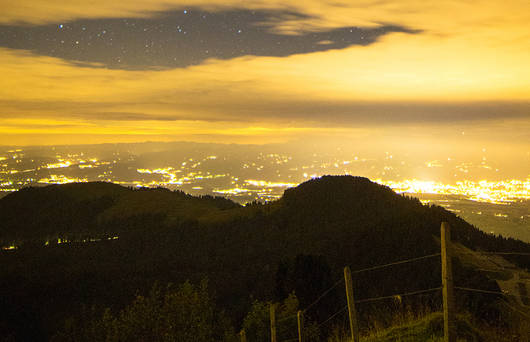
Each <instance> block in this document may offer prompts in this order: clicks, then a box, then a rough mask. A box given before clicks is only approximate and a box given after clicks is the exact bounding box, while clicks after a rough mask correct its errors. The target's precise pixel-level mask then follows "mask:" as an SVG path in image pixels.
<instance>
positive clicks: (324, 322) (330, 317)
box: [317, 305, 348, 328]
mask: <svg viewBox="0 0 530 342" xmlns="http://www.w3.org/2000/svg"><path fill="white" fill-rule="evenodd" d="M347 308H348V305H346V306H344V307H343V308H342V309H340V310H339V311H337V312H335V313H334V314H333V315H331V316H329V317H328V318H327V319H326V320H325V321H323V322H322V323H320V324H319V325H317V328H320V327H321V326H323V325H324V324H326V323H327V322H329V321H331V320H332V319H333V318H335V316H337V315H338V314H340V313H341V312H343V311H344V310H346V309H347Z"/></svg>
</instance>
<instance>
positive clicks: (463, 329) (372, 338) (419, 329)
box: [328, 312, 481, 342]
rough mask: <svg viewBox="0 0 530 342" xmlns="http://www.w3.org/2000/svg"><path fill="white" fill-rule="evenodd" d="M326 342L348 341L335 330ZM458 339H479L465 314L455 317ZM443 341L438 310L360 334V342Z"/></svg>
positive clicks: (441, 318) (440, 316)
mask: <svg viewBox="0 0 530 342" xmlns="http://www.w3.org/2000/svg"><path fill="white" fill-rule="evenodd" d="M333 335H334V336H333V337H332V338H330V339H328V342H346V341H349V339H348V337H347V336H346V335H345V334H344V332H342V333H341V332H339V331H336V332H335V333H334V334H333ZM457 335H458V341H469V342H474V341H477V342H478V341H481V339H480V337H479V333H478V331H477V329H475V328H474V327H473V326H472V325H471V323H470V322H469V319H468V318H467V317H466V316H458V317H457ZM417 341H425V342H443V314H442V313H440V312H436V313H431V314H428V315H426V316H424V317H422V318H420V319H417V320H412V321H409V322H406V323H402V324H400V325H394V326H392V327H390V328H387V329H378V330H375V331H372V333H371V334H369V335H368V336H362V337H361V342H417Z"/></svg>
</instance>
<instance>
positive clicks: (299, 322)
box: [296, 311, 304, 342]
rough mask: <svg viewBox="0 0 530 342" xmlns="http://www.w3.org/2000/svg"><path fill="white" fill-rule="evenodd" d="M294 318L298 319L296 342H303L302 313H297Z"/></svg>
mask: <svg viewBox="0 0 530 342" xmlns="http://www.w3.org/2000/svg"><path fill="white" fill-rule="evenodd" d="M296 317H297V318H298V342H303V340H304V337H303V336H304V313H303V312H302V311H298V313H297V315H296Z"/></svg>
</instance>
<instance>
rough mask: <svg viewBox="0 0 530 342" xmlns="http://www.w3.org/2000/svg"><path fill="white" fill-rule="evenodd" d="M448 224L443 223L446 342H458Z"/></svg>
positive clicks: (443, 284) (442, 244)
mask: <svg viewBox="0 0 530 342" xmlns="http://www.w3.org/2000/svg"><path fill="white" fill-rule="evenodd" d="M450 229H451V228H450V226H449V223H447V222H442V227H441V234H440V236H441V246H442V286H443V306H444V342H456V322H455V300H454V296H453V268H452V263H451V256H452V252H451V232H450Z"/></svg>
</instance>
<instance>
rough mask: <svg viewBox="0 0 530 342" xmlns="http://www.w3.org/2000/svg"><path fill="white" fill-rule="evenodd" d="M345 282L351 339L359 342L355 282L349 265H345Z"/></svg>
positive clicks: (353, 341)
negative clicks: (354, 297) (354, 295)
mask: <svg viewBox="0 0 530 342" xmlns="http://www.w3.org/2000/svg"><path fill="white" fill-rule="evenodd" d="M344 283H345V284H346V300H347V301H348V315H349V317H350V331H351V339H352V342H359V326H358V325H357V314H356V312H355V301H354V299H353V283H352V278H351V270H350V268H349V267H348V266H346V267H344Z"/></svg>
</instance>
